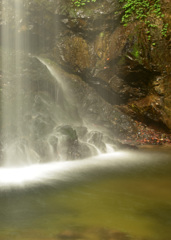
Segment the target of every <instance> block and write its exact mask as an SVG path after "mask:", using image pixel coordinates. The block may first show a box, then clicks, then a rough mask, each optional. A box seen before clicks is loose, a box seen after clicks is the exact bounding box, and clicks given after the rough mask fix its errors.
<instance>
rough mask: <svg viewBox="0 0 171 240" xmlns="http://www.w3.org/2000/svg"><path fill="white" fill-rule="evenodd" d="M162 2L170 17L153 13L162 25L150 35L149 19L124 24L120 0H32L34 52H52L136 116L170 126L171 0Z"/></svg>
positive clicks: (57, 59) (66, 66)
mask: <svg viewBox="0 0 171 240" xmlns="http://www.w3.org/2000/svg"><path fill="white" fill-rule="evenodd" d="M161 4H162V12H163V13H164V14H165V16H164V18H163V19H159V18H156V17H155V16H149V18H150V21H151V22H152V23H153V24H156V25H157V27H156V28H154V29H152V30H151V39H150V40H148V34H147V27H146V25H145V23H144V22H140V21H135V22H130V23H129V24H128V26H127V27H124V26H123V25H122V24H121V18H122V16H123V9H122V5H121V4H120V3H119V1H118V0H98V1H97V2H96V3H89V4H87V5H86V6H83V7H80V8H77V7H75V6H74V5H73V2H72V1H71V0H58V1H55V0H51V1H47V0H42V1H30V4H29V5H28V6H27V11H28V14H27V20H28V19H29V26H26V28H25V29H26V30H28V31H30V35H31V39H32V42H33V43H32V45H31V48H32V51H33V52H37V53H43V52H44V53H46V55H48V57H50V58H51V59H53V60H55V61H56V62H58V63H59V64H60V65H61V66H62V68H63V69H65V70H66V71H68V72H71V73H74V74H76V75H79V77H81V78H82V79H83V80H84V81H85V82H87V83H88V84H89V85H90V86H92V87H94V88H95V89H96V91H97V92H98V93H99V94H100V95H101V96H102V97H103V98H104V99H105V100H106V101H107V102H109V103H111V104H112V105H117V106H118V108H120V109H121V110H122V111H124V112H125V113H128V114H129V115H130V116H132V117H133V118H135V119H138V120H140V121H143V122H145V123H148V124H149V125H156V126H160V127H162V128H165V129H166V130H167V131H168V130H169V129H171V75H170V73H171V55H170V54H171V51H170V47H171V40H170V36H171V31H170V29H171V17H170V9H171V2H170V1H169V0H162V1H161ZM163 23H168V24H169V26H168V32H167V37H162V34H161V30H162V26H163ZM41 26H42V27H41ZM47 52H48V54H47Z"/></svg>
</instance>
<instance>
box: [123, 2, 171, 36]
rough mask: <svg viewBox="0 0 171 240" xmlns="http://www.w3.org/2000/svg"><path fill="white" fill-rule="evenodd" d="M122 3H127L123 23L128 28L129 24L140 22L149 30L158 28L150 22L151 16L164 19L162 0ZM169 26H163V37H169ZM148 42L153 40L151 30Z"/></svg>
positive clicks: (148, 33) (148, 32)
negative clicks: (135, 21)
mask: <svg viewBox="0 0 171 240" xmlns="http://www.w3.org/2000/svg"><path fill="white" fill-rule="evenodd" d="M119 2H120V3H125V4H124V6H123V9H124V15H123V17H122V23H123V25H124V26H127V25H128V23H129V22H131V21H134V20H140V21H142V22H145V24H146V26H147V28H148V29H151V28H156V27H157V25H155V24H153V23H151V22H150V21H149V20H147V19H149V16H150V15H155V16H156V17H157V18H161V19H162V18H163V17H164V14H162V11H161V2H160V0H119ZM167 27H168V24H164V25H163V29H162V36H164V37H166V36H167ZM147 35H148V40H150V39H151V36H150V30H148V31H147Z"/></svg>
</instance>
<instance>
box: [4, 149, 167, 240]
mask: <svg viewBox="0 0 171 240" xmlns="http://www.w3.org/2000/svg"><path fill="white" fill-rule="evenodd" d="M135 160H136V161H135ZM47 167H49V165H46V168H47ZM52 168H53V170H52ZM68 168H69V169H68ZM57 169H58V170H57ZM1 170H2V169H1ZM170 173H171V161H170V154H169V153H168V154H158V153H151V154H150V153H143V154H139V155H137V153H136V152H135V153H134V154H132V153H131V154H129V153H126V154H124V153H123V154H121V153H120V154H119V153H118V155H117V154H115V155H113V156H112V155H110V156H107V157H105V156H103V159H102V158H95V159H88V160H82V161H75V162H68V163H67V162H66V163H65V164H63V165H61V166H60V167H59V168H58V167H57V165H55V164H54V165H53V167H52V164H51V167H49V169H48V170H47V171H45V170H43V174H42V175H39V176H38V177H37V176H36V178H37V179H36V180H34V181H33V179H32V181H31V180H29V181H26V182H25V184H24V185H22V184H20V185H18V186H17V184H19V183H15V184H13V185H10V184H9V183H8V184H9V185H10V187H9V186H8V184H6V185H4V184H2V178H1V179H0V181H1V186H0V240H8V239H9V240H11V239H13V240H15V239H16V240H26V239H28V240H42V239H46V240H62V239H85V240H86V239H90V240H91V239H92V240H96V239H97V240H98V239H99V240H101V239H106V240H169V239H170V236H171V217H170V216H171V192H170V182H171V175H170ZM7 186H8V187H7Z"/></svg>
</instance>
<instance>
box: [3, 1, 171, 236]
mask: <svg viewBox="0 0 171 240" xmlns="http://www.w3.org/2000/svg"><path fill="white" fill-rule="evenodd" d="M23 3H24V2H23V1H21V0H14V1H11V5H10V8H9V6H8V2H7V1H6V0H3V1H2V20H3V21H2V29H1V36H2V39H1V70H2V76H1V77H2V79H1V84H0V85H1V95H0V97H1V108H0V112H1V122H0V125H1V129H0V133H1V139H0V153H1V157H0V240H27V239H28V240H43V239H44V240H55V239H56V240H60V239H64V240H65V239H82V240H83V239H84V240H86V239H87V240H88V239H90V240H91V239H92V240H95V239H97V240H98V239H100V240H101V239H103V240H105V239H106V240H108V239H109V240H169V236H170V235H171V230H170V229H171V217H170V216H171V192H170V183H171V175H170V173H171V159H170V154H171V153H170V151H169V150H168V151H167V150H165V151H152V150H151V151H143V150H141V151H136V150H134V151H120V150H119V148H118V147H117V146H116V145H115V141H114V140H113V139H112V137H111V136H112V132H111V131H110V126H108V125H107V126H103V125H102V126H100V125H99V124H98V125H97V124H95V123H96V121H97V118H98V116H94V115H93V114H92V109H90V108H89V106H87V105H89V102H88V101H87V103H86V102H84V106H83V105H81V101H80V99H79V98H76V97H75V95H74V91H73V86H75V85H74V84H75V83H76V82H77V79H70V80H68V79H67V80H66V79H64V78H62V76H63V72H60V71H59V67H58V66H57V65H55V64H54V63H52V62H51V61H50V60H49V59H46V58H44V57H40V56H37V55H36V54H33V53H30V52H29V50H28V49H29V36H28V33H27V34H26V33H24V32H23V31H22V29H23V26H24V25H23V22H25V21H26V19H25V18H26V17H25V16H26V15H25V13H24V8H23V6H24V4H23ZM25 3H27V1H25ZM9 10H10V12H8V11H9ZM11 12H12V14H13V15H12V21H11V19H10V16H11V15H10V14H11ZM12 22H13V25H12V26H13V27H12V30H11V24H12ZM21 27H22V28H21ZM41 28H42V26H41ZM41 31H43V30H42V29H41ZM69 81H73V83H74V84H71V85H70V84H69ZM79 89H80V88H79ZM81 91H84V89H81ZM92 101H94V102H96V99H95V100H92ZM158 150H159V149H158Z"/></svg>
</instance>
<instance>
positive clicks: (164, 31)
mask: <svg viewBox="0 0 171 240" xmlns="http://www.w3.org/2000/svg"><path fill="white" fill-rule="evenodd" d="M168 25H169V24H168V23H165V24H164V25H163V28H162V31H161V32H162V36H163V37H167V29H168Z"/></svg>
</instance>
